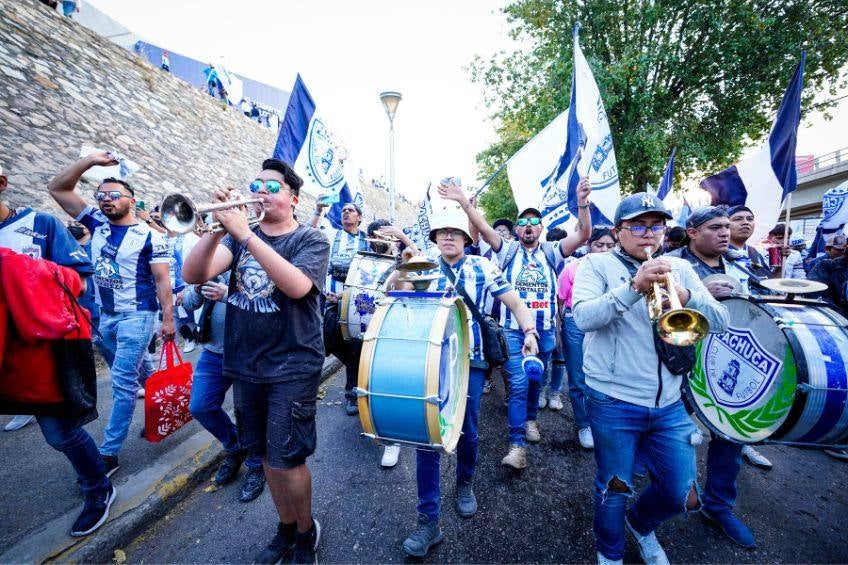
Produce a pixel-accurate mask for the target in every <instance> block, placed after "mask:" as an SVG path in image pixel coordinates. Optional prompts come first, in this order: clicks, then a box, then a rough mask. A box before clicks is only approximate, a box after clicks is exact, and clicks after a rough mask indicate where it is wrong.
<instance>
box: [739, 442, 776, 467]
mask: <svg viewBox="0 0 848 565" xmlns="http://www.w3.org/2000/svg"><path fill="white" fill-rule="evenodd" d="M742 458H743V459H745V460H746V461H747V462H748V463H750V464H751V465H753V466H754V467H759V468H761V469H771V468H772V464H771V461H769V460H768V459H767V458H766V457H765V456H764V455H763V454H762V453H760V452H759V451H757V450H756V449H754V448H753V447H751V446H750V445H746V446H743V447H742Z"/></svg>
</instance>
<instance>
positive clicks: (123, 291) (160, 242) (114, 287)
mask: <svg viewBox="0 0 848 565" xmlns="http://www.w3.org/2000/svg"><path fill="white" fill-rule="evenodd" d="M77 221H79V222H81V223H82V224H83V225H84V226H85V227H87V228H88V229H89V231H90V232H91V258H92V260H93V261H94V276H93V277H92V280H93V281H94V284H95V298H96V300H97V304H99V305H100V308H102V309H103V311H105V312H107V313H112V312H135V311H137V310H146V311H154V312H155V311H156V310H158V309H159V302H158V300H157V298H156V283H155V281H154V280H153V271H151V269H150V266H151V265H153V264H158V263H161V264H165V265H168V264H169V263H170V261H171V259H170V256H169V255H168V244H167V243H166V242H165V238H163V237H162V235H161V234H159V232H156V231H153V230H152V229H150V228H149V227H148V226H147V225H146V224H134V225H131V226H116V225H112V224H110V223H109V220H108V219H107V218H106V216H104V215H103V213H102V212H101V211H100V210H97V209H95V208H94V207H92V206H87V207H86V208H85V210H83V211H82V213H81V214H80V215H79V217H78V218H77Z"/></svg>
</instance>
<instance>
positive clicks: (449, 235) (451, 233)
mask: <svg viewBox="0 0 848 565" xmlns="http://www.w3.org/2000/svg"><path fill="white" fill-rule="evenodd" d="M436 237H442V238H444V239H460V238H464V237H465V232H464V231H462V230H439V231H437V232H436Z"/></svg>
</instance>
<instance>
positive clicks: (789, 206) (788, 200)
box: [780, 192, 792, 279]
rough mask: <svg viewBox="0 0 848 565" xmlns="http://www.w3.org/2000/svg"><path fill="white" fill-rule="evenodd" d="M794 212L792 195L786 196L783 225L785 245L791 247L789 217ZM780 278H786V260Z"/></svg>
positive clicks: (783, 262)
mask: <svg viewBox="0 0 848 565" xmlns="http://www.w3.org/2000/svg"><path fill="white" fill-rule="evenodd" d="M791 212H792V193H791V192H790V193H789V194H787V195H786V219H785V223H784V224H783V245H785V246H787V247H788V246H789V215H790V213H791ZM780 278H783V279H785V278H786V259H783V261H782V265H781V269H780Z"/></svg>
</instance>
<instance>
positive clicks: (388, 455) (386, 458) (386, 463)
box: [380, 445, 400, 469]
mask: <svg viewBox="0 0 848 565" xmlns="http://www.w3.org/2000/svg"><path fill="white" fill-rule="evenodd" d="M398 457H400V446H399V445H387V446H386V447H384V448H383V458H382V459H381V460H380V465H381V466H383V467H385V468H387V469H389V468H391V467H394V466H395V465H397V463H398Z"/></svg>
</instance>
